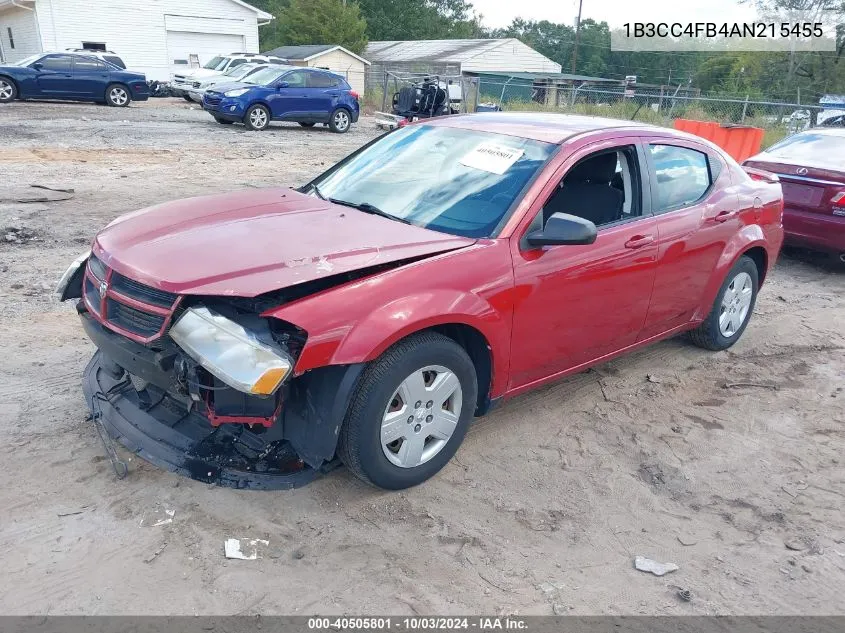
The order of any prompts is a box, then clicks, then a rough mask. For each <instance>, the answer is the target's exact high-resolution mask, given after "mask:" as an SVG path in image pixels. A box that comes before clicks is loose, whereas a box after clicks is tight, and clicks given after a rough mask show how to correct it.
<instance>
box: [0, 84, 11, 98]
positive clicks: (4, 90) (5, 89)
mask: <svg viewBox="0 0 845 633" xmlns="http://www.w3.org/2000/svg"><path fill="white" fill-rule="evenodd" d="M13 94H14V88H12V84H10V83H9V82H8V81H5V80H3V79H0V100H8V99H11V98H12V95H13Z"/></svg>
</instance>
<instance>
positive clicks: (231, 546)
mask: <svg viewBox="0 0 845 633" xmlns="http://www.w3.org/2000/svg"><path fill="white" fill-rule="evenodd" d="M268 545H270V541H267V540H265V539H260V538H227V539H226V540H225V541H224V543H223V551H224V552H225V554H226V558H236V559H239V560H256V559H258V558H261V556H260V554H259V546H264V547H267V546H268Z"/></svg>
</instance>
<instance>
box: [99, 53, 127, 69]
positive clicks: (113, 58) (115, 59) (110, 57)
mask: <svg viewBox="0 0 845 633" xmlns="http://www.w3.org/2000/svg"><path fill="white" fill-rule="evenodd" d="M103 59H105V60H106V61H107V62H108V63H110V64H114V65H115V66H117V67H118V68H122V69H124V70H126V64H124V63H123V60H122V59H120V57H118V56H117V55H103Z"/></svg>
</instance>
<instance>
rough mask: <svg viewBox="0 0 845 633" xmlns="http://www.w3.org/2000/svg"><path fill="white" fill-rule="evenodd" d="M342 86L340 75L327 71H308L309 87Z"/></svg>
mask: <svg viewBox="0 0 845 633" xmlns="http://www.w3.org/2000/svg"><path fill="white" fill-rule="evenodd" d="M339 86H340V77H336V76H334V75H328V74H325V73H308V87H309V88H337V87H339Z"/></svg>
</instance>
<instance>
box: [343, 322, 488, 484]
mask: <svg viewBox="0 0 845 633" xmlns="http://www.w3.org/2000/svg"><path fill="white" fill-rule="evenodd" d="M477 395H478V382H477V378H476V373H475V366H474V365H473V363H472V360H471V359H470V357H469V356H468V355H467V353H466V351H465V350H464V348H462V347H461V346H460V345H458V344H457V343H456V342H455V341H453V340H452V339H450V338H447V337H445V336H443V335H442V334H437V333H435V332H422V333H419V334H415V335H413V336H410V337H408V338H406V339H404V340H402V341H399V342H398V343H396V344H395V345H393V346H392V347H391V348H390V349H388V350H387V351H386V352H385V353H384V354H382V355H381V356H380V357H379V358H377V359H376V360H374V361H373V362H372V363H370V365H369V366H368V367H367V368H366V369H365V370H364V373H363V374H362V376H361V378H360V381H359V383H358V387H357V388H356V391H355V394H354V395H353V397H352V400H351V401H350V405H349V409H348V411H347V413H346V419H345V420H344V423H343V427H342V428H341V431H340V438H339V443H338V455H339V457H340V459H341V460H342V461H343V463H344V464H346V467H347V468H349V470H351V471H352V472H353V473H354V474H355V475H356V476H357V477H359V478H360V479H362V480H363V481H365V482H367V483H369V484H372V485H374V486H378V487H380V488H385V489H388V490H401V489H403V488H409V487H411V486H416V485H418V484H420V483H422V482H423V481H425V480H426V479H428V478H430V477H432V476H433V475H435V474H436V473H437V472H438V471H439V470H440V469H441V468H443V466H445V465H446V463H447V462H448V461H449V460H450V459H451V458H452V456H453V455H454V454H455V452H456V451H457V450H458V447H459V446H460V444H461V442H462V441H463V439H464V435H466V432H467V429H468V428H469V424H470V422H471V420H472V417H473V415H474V414H475V407H476V403H477ZM408 420H410V422H409V421H408ZM406 442H407V445H406ZM415 449H416V451H415Z"/></svg>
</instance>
